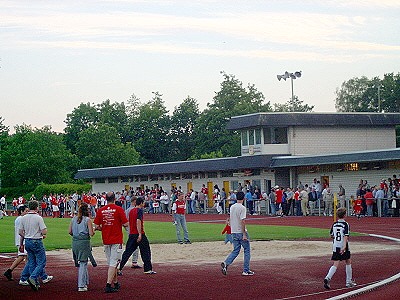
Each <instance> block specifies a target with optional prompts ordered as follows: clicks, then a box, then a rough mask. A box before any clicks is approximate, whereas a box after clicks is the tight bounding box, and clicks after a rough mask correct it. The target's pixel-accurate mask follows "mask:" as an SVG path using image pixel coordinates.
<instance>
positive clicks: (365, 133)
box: [289, 127, 396, 155]
mask: <svg viewBox="0 0 400 300" xmlns="http://www.w3.org/2000/svg"><path fill="white" fill-rule="evenodd" d="M289 143H290V144H289V146H290V153H291V154H292V155H312V154H323V153H343V152H351V151H363V150H377V149H390V148H396V133H395V129H394V127H390V128H389V127H375V128H372V127H350V128H349V127H295V128H291V129H290V130H289Z"/></svg>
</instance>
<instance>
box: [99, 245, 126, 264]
mask: <svg viewBox="0 0 400 300" xmlns="http://www.w3.org/2000/svg"><path fill="white" fill-rule="evenodd" d="M122 250H123V249H122V244H112V245H104V252H105V253H106V258H107V265H108V266H110V267H117V266H118V264H119V262H120V261H121V259H122V252H123V251H122Z"/></svg>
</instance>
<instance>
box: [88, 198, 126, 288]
mask: <svg viewBox="0 0 400 300" xmlns="http://www.w3.org/2000/svg"><path fill="white" fill-rule="evenodd" d="M106 200H107V204H106V205H105V206H104V207H102V208H100V209H99V210H98V212H97V214H96V218H95V219H94V224H95V225H96V230H100V231H101V236H102V239H103V244H104V252H105V253H106V257H107V264H108V273H107V284H106V288H105V292H106V293H113V292H117V291H118V290H119V288H120V284H119V283H118V279H117V266H118V264H119V262H120V261H121V256H122V243H123V239H124V236H123V233H122V226H123V227H128V225H129V223H128V219H127V218H126V216H125V212H124V210H123V209H122V207H120V206H118V205H115V203H114V202H115V194H114V193H113V192H108V193H107V194H106ZM112 283H114V287H112V286H111V284H112Z"/></svg>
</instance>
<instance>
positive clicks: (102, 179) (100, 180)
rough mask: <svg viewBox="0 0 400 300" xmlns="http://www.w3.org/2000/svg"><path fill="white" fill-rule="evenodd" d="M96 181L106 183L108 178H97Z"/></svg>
mask: <svg viewBox="0 0 400 300" xmlns="http://www.w3.org/2000/svg"><path fill="white" fill-rule="evenodd" d="M95 182H96V183H106V179H105V178H96V179H95Z"/></svg>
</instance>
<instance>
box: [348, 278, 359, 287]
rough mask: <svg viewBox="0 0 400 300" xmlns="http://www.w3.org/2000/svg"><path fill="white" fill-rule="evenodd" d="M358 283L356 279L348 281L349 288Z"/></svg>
mask: <svg viewBox="0 0 400 300" xmlns="http://www.w3.org/2000/svg"><path fill="white" fill-rule="evenodd" d="M356 285H357V283H356V282H355V281H354V280H352V281H350V282H348V283H346V287H347V288H352V287H355V286H356Z"/></svg>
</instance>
